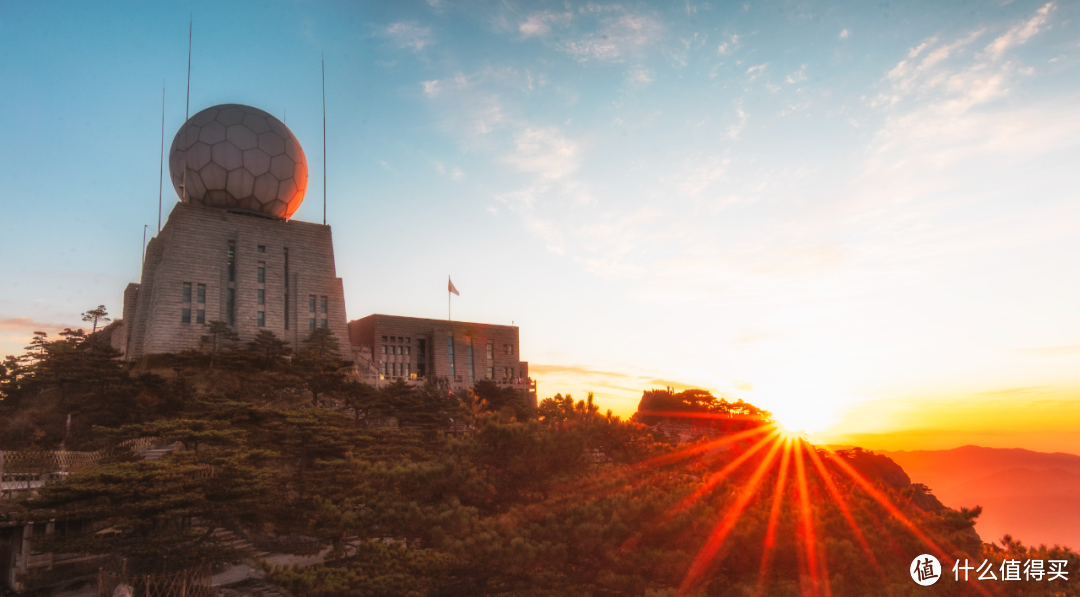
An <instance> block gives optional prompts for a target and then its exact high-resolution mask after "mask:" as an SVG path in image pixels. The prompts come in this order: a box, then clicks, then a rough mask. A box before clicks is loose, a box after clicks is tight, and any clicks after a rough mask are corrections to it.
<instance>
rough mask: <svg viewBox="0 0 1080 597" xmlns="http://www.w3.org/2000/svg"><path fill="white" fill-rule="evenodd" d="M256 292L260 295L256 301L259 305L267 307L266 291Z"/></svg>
mask: <svg viewBox="0 0 1080 597" xmlns="http://www.w3.org/2000/svg"><path fill="white" fill-rule="evenodd" d="M256 292H257V293H258V295H257V297H256V300H257V301H258V304H260V305H265V304H266V291H265V290H263V289H262V288H260V289H258V290H257V291H256Z"/></svg>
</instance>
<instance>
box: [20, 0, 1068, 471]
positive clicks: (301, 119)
mask: <svg viewBox="0 0 1080 597" xmlns="http://www.w3.org/2000/svg"><path fill="white" fill-rule="evenodd" d="M1078 12H1080V11H1078V9H1077V5H1076V4H1075V3H1063V2H1050V3H1046V2H1041V1H1036V2H1024V1H1021V0H1015V1H1010V2H999V3H991V2H987V3H964V4H961V3H939V2H922V3H915V2H911V3H897V2H881V3H873V4H870V3H861V2H850V3H824V2H775V3H768V2H766V3H761V2H745V3H741V2H740V3H692V2H654V3H622V4H602V3H591V2H566V3H538V2H529V3H515V2H509V1H507V2H491V3H484V2H463V3H455V2H450V1H447V0H442V1H432V2H422V1H421V2H412V3H409V2H396V3H364V4H357V3H341V4H328V3H314V2H264V3H239V2H238V3H229V4H227V5H224V6H221V5H219V4H218V3H190V4H185V3H174V4H171V5H169V6H167V7H166V6H161V5H159V4H156V3H130V4H123V3H113V4H110V5H109V6H107V7H96V6H88V5H79V4H72V3H48V2H44V3H23V4H16V3H7V4H4V5H3V6H2V7H0V139H2V141H3V142H2V143H0V163H3V164H5V165H6V166H7V172H8V176H7V184H6V185H5V186H4V191H3V194H2V195H0V196H2V198H3V199H2V201H3V203H4V208H5V214H6V215H5V217H4V218H3V219H2V220H0V251H2V254H3V256H4V259H3V260H2V261H0V263H2V265H0V268H2V272H0V273H2V274H3V278H4V280H5V283H4V284H3V285H2V286H0V353H4V354H8V353H14V352H17V351H18V350H19V348H20V347H21V346H22V343H23V342H24V341H25V339H26V338H28V337H29V335H30V333H31V332H32V331H33V330H34V329H47V331H51V332H55V331H58V329H61V328H62V327H63V326H66V325H74V324H77V323H79V318H78V314H79V313H80V312H82V311H85V310H86V309H89V308H92V307H94V306H96V305H98V304H100V303H104V304H105V305H106V306H107V307H109V308H110V309H111V310H112V311H113V312H114V313H118V312H119V310H120V299H121V292H122V290H123V287H124V286H125V285H126V284H127V283H128V282H131V281H136V280H137V278H138V275H139V255H140V253H139V251H140V243H141V240H142V230H143V225H144V224H146V225H149V227H150V229H149V230H150V234H151V235H152V234H153V233H154V231H155V230H156V223H157V193H158V176H159V161H158V158H159V151H160V143H161V138H160V132H161V129H160V127H161V85H162V81H164V84H165V87H166V93H165V110H166V113H165V135H166V139H165V143H166V146H167V145H168V144H169V143H170V142H171V139H172V135H173V134H174V133H175V131H176V130H177V129H178V127H179V126H180V124H181V123H182V122H183V119H184V99H185V98H184V84H185V75H186V67H187V33H188V31H187V26H188V16H189V14H193V15H194V21H195V24H194V51H193V63H192V84H191V113H192V114H194V113H195V112H197V111H199V110H201V109H202V108H205V107H207V106H211V105H215V104H219V103H243V104H249V105H252V106H256V107H259V108H261V109H264V110H266V111H268V112H270V113H272V114H275V115H277V116H278V117H279V118H283V119H285V120H286V122H287V124H288V126H289V127H290V128H291V129H292V130H293V131H294V133H296V135H297V137H298V138H299V140H300V142H301V144H302V145H303V146H304V148H305V151H306V153H307V157H308V161H309V165H310V168H311V178H310V182H309V185H308V195H307V199H306V200H305V202H304V204H303V205H302V206H301V208H300V210H299V211H298V212H297V213H296V215H295V216H294V217H296V218H298V219H301V220H307V221H320V220H321V212H322V206H321V199H322V195H323V188H322V176H321V174H322V167H323V156H322V152H321V142H322V137H321V111H320V108H321V103H320V102H321V96H320V79H319V60H320V56H321V55H325V58H326V73H327V113H328V120H329V125H328V135H327V151H328V159H327V167H328V183H327V195H328V201H329V223H330V224H331V225H332V226H333V228H334V234H335V248H336V259H337V267H338V273H339V275H340V276H341V277H342V278H343V279H344V281H345V290H346V300H347V309H348V313H349V316H350V318H358V317H362V316H364V315H367V314H369V313H374V312H379V313H391V314H401V315H412V316H419V317H443V316H445V314H446V312H445V309H446V303H445V300H446V297H445V295H444V289H445V278H446V276H447V275H448V274H450V275H452V276H453V277H454V282H455V284H456V285H457V287H458V288H459V289H460V290H461V297H460V298H458V297H455V304H454V316H455V319H463V320H473V321H484V322H491V323H506V324H509V323H511V322H514V323H515V324H516V325H518V326H520V327H521V330H522V332H521V337H522V354H523V358H526V359H528V360H529V361H530V363H531V365H532V370H533V372H534V373H535V374H536V375H535V376H536V377H538V378H539V380H540V391H541V394H542V395H543V396H546V395H551V394H553V393H555V392H556V391H561V392H564V393H565V392H572V393H573V394H574V395H575V396H577V397H583V395H584V393H585V392H586V391H590V390H591V391H595V392H596V393H597V395H598V400H599V402H600V403H601V405H602V406H604V407H609V408H612V409H614V410H615V411H616V412H617V413H620V414H629V413H630V412H632V411H633V409H634V407H635V406H636V401H637V398H638V397H639V396H640V392H641V390H642V389H644V388H646V387H662V386H664V385H671V384H685V385H688V386H697V387H707V388H710V389H713V390H715V391H717V392H722V393H724V394H726V395H729V396H732V397H741V398H745V399H747V400H750V401H751V402H755V403H757V404H760V405H762V406H765V407H766V408H770V409H772V410H774V411H775V412H776V413H777V414H778V415H779V416H780V418H781V420H782V421H785V422H787V423H788V424H789V425H791V426H794V427H796V428H806V429H808V430H811V431H817V432H819V433H820V434H822V435H820V437H821V438H823V439H830V440H834V441H840V440H845V439H852V438H857V439H859V440H860V441H863V442H864V443H866V444H867V445H880V446H882V447H891V448H897V447H907V446H911V447H952V445H951V444H950V442H956V443H955V445H961V444H962V443H982V444H983V445H1002V446H1023V447H1032V448H1034V449H1062V450H1069V451H1080V444H1075V441H1076V440H1072V439H1068V438H1072V437H1076V431H1080V390H1078V389H1080V379H1078V378H1080V374H1078V373H1077V371H1080V368H1078V367H1077V365H1080V311H1078V310H1077V309H1076V305H1077V304H1080V280H1078V278H1077V272H1078V271H1080V268H1078V267H1077V266H1078V263H1077V260H1078V259H1077V255H1080V202H1078V201H1077V199H1078V198H1080V197H1078V196H1077V195H1078V191H1077V182H1078V174H1077V173H1078V172H1080V168H1077V167H1076V166H1075V164H1076V163H1077V158H1078V157H1080V101H1078V100H1080V77H1078V76H1077V74H1078V73H1077V70H1078V69H1077V66H1078V63H1080V27H1078V24H1077V16H1078ZM166 174H167V173H166ZM164 197H165V215H166V217H167V214H168V211H169V208H170V206H171V205H172V204H173V203H175V201H176V197H175V194H174V193H172V191H171V190H170V188H169V186H168V184H166V187H165V190H164ZM1017 403H1023V404H1027V405H1030V406H1031V407H1032V408H1033V409H1035V410H1038V411H1039V412H1043V413H1044V414H1046V416H1044V417H1042V418H1039V419H1038V420H1036V421H1034V422H1032V423H1031V424H1030V426H1029V427H1030V428H1028V427H1024V429H1022V430H1017V429H1015V428H1012V429H1011V430H1006V427H1009V425H1008V418H1009V416H1008V412H1009V411H1010V409H1011V408H1013V406H1014V405H1015V404H1017ZM913 404H918V405H920V406H919V407H918V408H917V409H915V410H916V411H917V412H919V413H922V415H921V416H907V415H903V416H901V415H902V414H903V413H909V412H911V411H912V409H913V407H912V406H911V405H913ZM935 408H940V409H944V410H943V411H942V412H941V413H938V415H940V416H931V415H930V414H928V413H930V412H935V413H937V411H935V410H934V409H935ZM950 409H953V410H950ZM955 409H959V410H955ZM965 409H967V410H965ZM1040 409H1041V410H1040ZM995 413H996V414H995ZM901 420H903V421H904V423H903V424H902V425H901V424H900V423H898V421H901ZM898 425H900V427H903V428H902V429H901V428H900V427H898ZM1014 427H1015V426H1014ZM890 434H891V435H890ZM897 434H900V435H897ZM904 434H906V435H904ZM920 434H921V435H920ZM894 436H895V437H901V436H902V437H903V438H904V439H903V441H901V440H900V439H896V440H895V441H893V440H890V439H889V438H890V437H894ZM919 438H923V439H919ZM926 438H931V439H926ZM968 440H969V441H968ZM875 442H877V444H875ZM890 442H892V443H890ZM896 442H900V443H896ZM903 442H907V443H903ZM1070 442H1072V443H1070Z"/></svg>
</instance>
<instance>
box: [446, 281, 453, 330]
mask: <svg viewBox="0 0 1080 597" xmlns="http://www.w3.org/2000/svg"><path fill="white" fill-rule="evenodd" d="M446 321H453V319H451V317H450V276H446Z"/></svg>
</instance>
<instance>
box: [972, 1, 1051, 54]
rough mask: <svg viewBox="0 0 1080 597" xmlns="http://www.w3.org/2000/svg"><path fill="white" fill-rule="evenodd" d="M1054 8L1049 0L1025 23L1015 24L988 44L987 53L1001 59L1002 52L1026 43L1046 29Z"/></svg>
mask: <svg viewBox="0 0 1080 597" xmlns="http://www.w3.org/2000/svg"><path fill="white" fill-rule="evenodd" d="M1053 9H1054V3H1053V2H1047V3H1046V4H1045V5H1043V7H1042V8H1040V9H1039V10H1038V11H1037V12H1036V13H1035V16H1033V17H1031V18H1030V19H1028V20H1027V21H1025V22H1023V23H1018V24H1016V25H1014V26H1013V27H1012V28H1010V29H1009V30H1008V31H1007V32H1005V34H1004V35H1001V36H1000V37H998V38H997V39H995V40H994V41H993V42H991V43H990V45H988V46H986V50H985V51H986V53H987V54H989V55H990V57H991V58H993V59H994V60H999V59H1001V56H1002V54H1004V53H1005V52H1006V51H1007V50H1009V49H1010V48H1014V47H1016V46H1019V45H1021V44H1023V43H1026V42H1027V41H1028V40H1029V39H1031V38H1032V37H1034V36H1035V35H1036V34H1038V33H1039V32H1041V31H1043V30H1045V28H1046V27H1045V26H1046V22H1047V21H1048V20H1049V18H1050V12H1051V11H1052V10H1053Z"/></svg>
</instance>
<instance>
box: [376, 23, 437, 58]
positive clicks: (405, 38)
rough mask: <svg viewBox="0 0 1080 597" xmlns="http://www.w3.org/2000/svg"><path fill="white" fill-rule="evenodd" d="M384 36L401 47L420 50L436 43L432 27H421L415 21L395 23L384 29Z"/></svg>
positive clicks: (415, 50)
mask: <svg viewBox="0 0 1080 597" xmlns="http://www.w3.org/2000/svg"><path fill="white" fill-rule="evenodd" d="M382 36H383V37H385V38H387V39H389V40H390V41H391V42H392V43H393V44H394V45H396V46H397V47H399V48H404V49H409V50H413V51H414V52H419V51H421V50H423V49H424V48H425V47H427V46H430V45H431V44H433V43H435V41H434V38H433V37H432V35H431V27H420V26H419V25H415V24H413V23H404V22H402V23H393V24H391V25H389V26H388V27H386V28H385V29H383V31H382Z"/></svg>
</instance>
